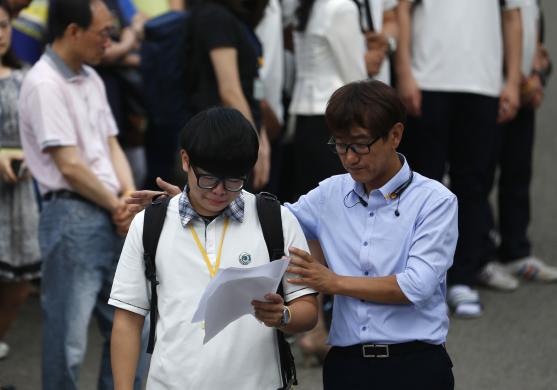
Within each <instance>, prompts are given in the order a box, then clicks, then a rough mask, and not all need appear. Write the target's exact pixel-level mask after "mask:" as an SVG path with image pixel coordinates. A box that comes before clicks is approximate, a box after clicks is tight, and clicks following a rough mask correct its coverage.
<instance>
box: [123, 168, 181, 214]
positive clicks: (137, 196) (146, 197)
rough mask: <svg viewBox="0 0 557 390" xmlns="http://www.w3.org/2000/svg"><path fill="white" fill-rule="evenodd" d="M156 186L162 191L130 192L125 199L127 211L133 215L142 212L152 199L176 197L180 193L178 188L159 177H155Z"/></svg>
mask: <svg viewBox="0 0 557 390" xmlns="http://www.w3.org/2000/svg"><path fill="white" fill-rule="evenodd" d="M156 181H157V186H159V188H160V189H161V190H162V191H150V190H139V191H134V192H132V193H131V194H130V195H129V196H127V197H126V198H125V202H126V204H127V205H128V210H129V211H130V212H131V213H132V214H133V215H135V214H137V213H139V212H141V211H143V210H144V209H145V208H146V207H147V206H149V204H150V203H151V202H152V201H153V198H155V197H156V196H159V195H166V196H170V197H173V196H176V195H178V194H180V193H181V192H182V190H181V189H180V187H178V186H175V185H173V184H170V183H168V182H166V181H164V180H163V179H161V178H160V177H157V180H156Z"/></svg>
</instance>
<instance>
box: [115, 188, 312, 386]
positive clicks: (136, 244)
mask: <svg viewBox="0 0 557 390" xmlns="http://www.w3.org/2000/svg"><path fill="white" fill-rule="evenodd" d="M243 196H244V201H245V208H244V220H243V222H241V223H240V222H238V221H235V220H233V219H230V224H229V227H228V230H227V232H226V236H225V239H224V244H223V249H222V258H221V265H220V268H222V269H224V268H228V267H246V268H248V267H254V266H258V265H262V264H266V263H268V262H269V255H268V252H267V246H266V244H265V240H264V239H263V234H262V232H261V227H260V224H259V220H258V217H257V210H256V205H255V196H254V195H253V194H250V193H247V192H244V193H243ZM178 201H179V196H176V197H174V198H173V199H171V201H170V203H169V206H168V212H167V216H166V220H165V223H164V227H163V230H162V233H161V236H160V241H159V244H158V248H157V254H156V265H157V279H158V281H159V282H160V284H159V285H158V304H159V319H158V321H157V329H156V337H157V338H156V344H155V350H154V353H153V356H152V359H151V366H150V370H149V376H148V379H147V389H149V390H158V389H161V390H162V389H176V390H184V389H195V390H200V389H207V390H214V389H242V390H249V389H253V390H267V389H269V390H275V389H277V388H279V387H280V383H281V379H280V365H279V354H278V348H277V343H276V334H275V330H274V329H272V328H268V327H266V326H265V325H263V324H261V323H259V322H258V321H257V320H256V319H255V317H253V316H251V315H250V316H244V317H241V318H239V319H238V320H236V321H234V322H233V323H232V324H230V325H228V326H227V327H226V328H225V329H224V330H223V331H222V332H221V333H219V334H218V335H217V336H215V337H214V338H213V339H211V340H210V341H209V342H208V343H207V344H205V345H203V337H204V331H203V329H202V325H201V324H200V323H195V324H192V323H191V319H192V317H193V314H194V312H195V310H196V308H197V305H198V303H199V300H200V298H201V295H202V294H203V291H204V290H205V287H206V286H207V284H208V283H209V280H210V275H209V271H208V269H207V266H206V265H205V262H204V260H203V257H202V255H201V253H200V251H199V249H198V248H197V246H196V244H195V242H194V240H193V238H192V235H191V232H190V231H189V229H184V227H183V226H182V224H181V222H180V215H179V212H178ZM281 212H282V213H281V214H282V223H283V233H284V243H285V251H286V253H288V252H287V249H288V248H289V247H290V246H294V247H297V248H301V249H304V250H307V248H308V247H307V242H306V240H305V237H304V234H303V232H302V229H301V227H300V225H299V224H298V221H297V220H296V218H295V217H294V216H293V215H292V213H290V211H288V210H287V209H286V208H284V207H282V208H281ZM143 218H144V213H143V212H142V213H139V214H138V215H137V216H136V217H135V218H134V220H133V222H132V224H131V227H130V231H129V233H128V236H127V238H126V243H125V245H124V248H123V250H122V254H121V257H120V262H119V263H118V268H117V271H116V275H115V277H114V284H113V286H112V292H111V295H110V300H109V304H111V305H113V306H116V307H119V308H121V309H125V310H128V311H131V312H134V313H138V314H141V315H143V316H145V315H147V314H148V313H149V307H150V304H149V301H150V285H149V283H148V282H147V280H146V278H145V267H144V263H143V241H142V234H143ZM223 222H224V217H223V216H219V217H217V218H216V219H215V220H213V221H212V222H211V223H209V224H208V225H207V226H206V225H205V223H204V222H203V221H200V220H199V219H193V220H192V221H191V222H190V223H193V226H194V228H195V230H196V232H197V235H198V236H199V239H200V240H201V242H202V243H203V245H204V247H205V250H206V251H207V254H208V256H209V258H210V259H211V262H212V263H213V264H215V260H216V256H217V252H218V249H219V244H220V239H221V235H222V229H223V225H224V223H223ZM188 226H189V225H188ZM240 258H242V259H243V260H244V262H245V259H246V258H251V262H250V263H249V264H247V265H243V263H242V262H240ZM283 287H284V293H285V300H286V301H291V300H293V299H296V298H298V297H301V296H303V295H307V294H313V293H315V292H314V291H313V290H311V289H308V288H304V287H300V286H294V285H291V284H289V283H287V282H286V277H285V278H284V279H283Z"/></svg>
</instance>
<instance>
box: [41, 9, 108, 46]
mask: <svg viewBox="0 0 557 390" xmlns="http://www.w3.org/2000/svg"><path fill="white" fill-rule="evenodd" d="M94 1H97V0H51V1H50V2H49V6H48V41H49V42H50V43H52V42H53V41H55V40H56V39H58V38H61V37H63V36H64V32H65V31H66V28H68V26H69V25H70V24H72V23H75V24H77V25H78V26H79V27H81V28H83V29H87V28H89V26H90V25H91V23H92V21H93V11H92V9H91V4H92V3H93V2H94Z"/></svg>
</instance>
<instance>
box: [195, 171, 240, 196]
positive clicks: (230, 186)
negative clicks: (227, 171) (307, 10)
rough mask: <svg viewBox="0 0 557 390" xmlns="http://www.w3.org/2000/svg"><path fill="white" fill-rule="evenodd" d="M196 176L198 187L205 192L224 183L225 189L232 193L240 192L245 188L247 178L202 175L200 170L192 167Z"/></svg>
mask: <svg viewBox="0 0 557 390" xmlns="http://www.w3.org/2000/svg"><path fill="white" fill-rule="evenodd" d="M192 169H193V172H194V173H195V176H196V177H197V185H198V187H199V188H203V189H204V190H212V189H213V188H215V187H216V186H218V185H219V183H221V182H222V183H223V185H224V189H225V190H226V191H230V192H240V191H242V188H244V184H245V183H246V180H247V177H246V176H242V177H224V176H215V175H211V174H208V173H200V172H199V170H198V169H197V168H195V167H192Z"/></svg>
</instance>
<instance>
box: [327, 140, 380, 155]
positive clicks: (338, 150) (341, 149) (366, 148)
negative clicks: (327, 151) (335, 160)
mask: <svg viewBox="0 0 557 390" xmlns="http://www.w3.org/2000/svg"><path fill="white" fill-rule="evenodd" d="M382 137H383V136H379V137H377V138H374V139H373V140H372V141H371V142H370V143H368V144H356V143H355V144H346V143H342V142H336V140H335V137H331V138H330V139H329V142H327V145H329V147H330V148H331V150H332V152H333V153H335V154H340V155H345V154H346V153H348V149H350V150H351V151H353V152H354V153H356V154H368V153H369V152H370V150H371V146H372V145H373V144H374V143H376V142H377V141H379V140H380V139H381V138H382Z"/></svg>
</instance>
